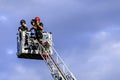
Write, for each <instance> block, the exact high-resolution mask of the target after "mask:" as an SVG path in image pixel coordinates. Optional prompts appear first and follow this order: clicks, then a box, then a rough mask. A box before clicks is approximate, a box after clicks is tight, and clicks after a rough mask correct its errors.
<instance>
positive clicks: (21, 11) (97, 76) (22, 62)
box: [0, 0, 120, 80]
mask: <svg viewBox="0 0 120 80" xmlns="http://www.w3.org/2000/svg"><path fill="white" fill-rule="evenodd" d="M35 16H40V17H41V21H42V22H43V23H44V29H45V30H46V31H49V32H52V33H53V40H54V47H55V48H56V50H57V51H58V53H59V54H60V56H61V57H62V58H63V60H64V61H65V63H66V64H67V65H68V67H69V68H70V70H71V71H72V72H73V73H74V75H75V76H76V78H77V79H78V80H120V76H119V74H120V35H119V34H120V1H119V0H99V1H98V0H57V1H56V0H29V1H28V0H0V28H1V29H0V34H1V38H0V44H1V46H0V80H50V79H51V80H53V78H52V76H51V75H50V71H49V69H48V67H47V66H46V64H45V63H44V62H43V61H38V60H37V61H36V60H28V59H27V60H26V59H18V58H17V56H16V33H17V28H18V27H19V26H20V24H19V21H20V20H21V19H25V20H26V21H27V26H28V27H29V28H30V27H31V25H30V20H31V19H32V18H34V17H35Z"/></svg>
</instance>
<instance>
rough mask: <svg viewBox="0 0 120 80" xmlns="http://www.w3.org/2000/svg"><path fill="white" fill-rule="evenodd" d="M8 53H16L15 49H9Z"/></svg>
mask: <svg viewBox="0 0 120 80" xmlns="http://www.w3.org/2000/svg"><path fill="white" fill-rule="evenodd" d="M6 53H7V54H10V55H12V54H14V53H15V50H14V49H7V50H6Z"/></svg>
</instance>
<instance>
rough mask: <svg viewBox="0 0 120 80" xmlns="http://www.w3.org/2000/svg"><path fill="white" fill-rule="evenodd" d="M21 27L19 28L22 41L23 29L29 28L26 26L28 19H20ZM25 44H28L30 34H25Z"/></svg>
mask: <svg viewBox="0 0 120 80" xmlns="http://www.w3.org/2000/svg"><path fill="white" fill-rule="evenodd" d="M20 25H21V26H20V27H19V28H18V31H19V36H20V41H21V40H22V31H28V28H27V26H26V21H25V20H24V19H22V20H21V21H20ZM24 45H28V36H27V35H25V44H24Z"/></svg>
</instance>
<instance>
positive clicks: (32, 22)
mask: <svg viewBox="0 0 120 80" xmlns="http://www.w3.org/2000/svg"><path fill="white" fill-rule="evenodd" d="M31 25H32V28H31V29H30V32H31V37H34V38H35V39H36V35H37V26H36V25H35V19H32V20H31ZM33 35H34V36H33Z"/></svg>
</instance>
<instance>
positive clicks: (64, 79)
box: [39, 43, 76, 80]
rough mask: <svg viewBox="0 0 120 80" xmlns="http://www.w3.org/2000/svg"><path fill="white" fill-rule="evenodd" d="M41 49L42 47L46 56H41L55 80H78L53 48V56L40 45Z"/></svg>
mask: <svg viewBox="0 0 120 80" xmlns="http://www.w3.org/2000/svg"><path fill="white" fill-rule="evenodd" d="M39 47H41V48H42V49H43V51H44V52H45V53H44V54H41V56H42V57H43V59H44V61H45V63H46V64H47V66H48V67H49V69H50V71H51V75H52V77H53V78H54V80H76V78H75V76H74V75H73V74H72V72H70V70H69V69H68V67H67V66H66V65H65V63H64V61H63V60H62V58H61V57H60V56H59V54H58V53H57V51H56V50H55V49H54V47H52V49H53V54H52V55H49V51H47V50H45V48H44V47H43V46H42V45H41V44H40V43H39ZM39 49H40V48H39Z"/></svg>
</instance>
